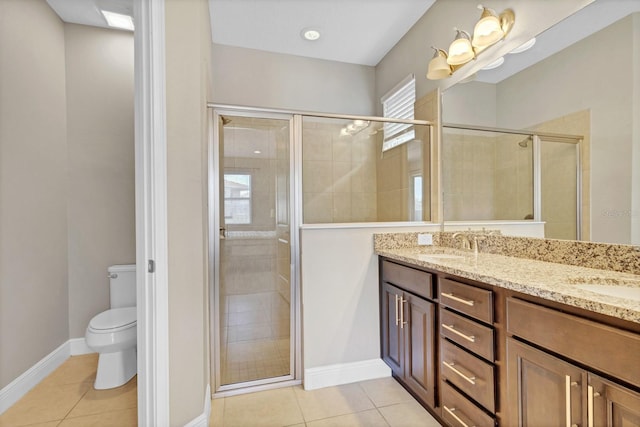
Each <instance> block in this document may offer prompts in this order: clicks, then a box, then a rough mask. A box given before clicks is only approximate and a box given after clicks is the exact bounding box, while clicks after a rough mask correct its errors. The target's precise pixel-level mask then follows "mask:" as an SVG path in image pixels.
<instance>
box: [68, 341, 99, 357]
mask: <svg viewBox="0 0 640 427" xmlns="http://www.w3.org/2000/svg"><path fill="white" fill-rule="evenodd" d="M69 350H70V352H71V355H72V356H80V355H82V354H90V353H95V351H94V350H92V349H90V348H89V346H88V345H87V340H85V339H84V337H82V338H71V339H70V340H69Z"/></svg>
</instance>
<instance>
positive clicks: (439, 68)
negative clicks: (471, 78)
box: [427, 5, 535, 80]
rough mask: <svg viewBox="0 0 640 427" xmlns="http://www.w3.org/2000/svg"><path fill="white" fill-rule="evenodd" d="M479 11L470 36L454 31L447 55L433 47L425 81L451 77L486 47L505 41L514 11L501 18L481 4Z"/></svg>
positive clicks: (505, 11) (495, 62)
mask: <svg viewBox="0 0 640 427" xmlns="http://www.w3.org/2000/svg"><path fill="white" fill-rule="evenodd" d="M478 8H479V9H482V15H481V16H480V20H479V21H478V22H477V23H476V25H475V27H474V31H473V36H472V35H470V34H469V33H468V32H466V31H464V30H460V29H458V28H454V30H456V38H455V39H454V40H453V42H452V43H451V45H450V46H449V52H448V53H447V52H446V51H444V50H442V49H438V48H435V47H434V49H435V51H436V52H435V54H434V55H433V58H431V60H430V61H429V66H428V69H427V78H428V79H430V80H440V79H445V78H447V77H449V76H451V75H452V74H453V73H454V72H455V71H456V70H457V69H458V68H460V67H462V66H463V65H464V64H466V63H467V62H469V61H471V60H472V59H475V58H476V56H477V55H478V54H480V53H482V52H483V51H484V50H485V49H486V48H488V47H489V46H491V45H493V44H495V43H497V42H499V41H500V40H502V39H504V38H505V37H506V36H507V34H509V32H510V31H511V28H513V25H514V23H515V20H516V16H515V13H514V12H513V10H511V9H506V10H504V11H503V12H502V13H500V15H497V14H496V12H495V11H494V10H493V9H489V8H487V7H484V6H482V5H478ZM534 43H535V42H534ZM518 49H519V48H518ZM523 50H524V48H523ZM445 60H446V63H447V65H449V69H448V70H447V67H446V66H445V65H443V62H444V61H445ZM503 61H504V59H502V58H500V59H498V60H496V61H494V62H492V63H491V64H488V65H487V67H485V68H483V69H485V70H488V69H491V68H495V67H498V66H500V65H501V64H502V62H503ZM489 67H490V68H489Z"/></svg>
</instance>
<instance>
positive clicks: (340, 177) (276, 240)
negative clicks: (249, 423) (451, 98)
mask: <svg viewBox="0 0 640 427" xmlns="http://www.w3.org/2000/svg"><path fill="white" fill-rule="evenodd" d="M210 107H212V108H213V109H212V114H211V120H212V126H211V135H212V137H211V142H210V147H209V150H210V156H209V166H210V167H209V212H210V214H209V242H210V243H209V253H210V260H209V264H210V273H211V274H210V277H211V280H212V283H211V289H212V292H211V308H212V309H211V316H212V318H211V325H212V328H211V329H212V334H211V336H212V340H211V353H212V356H213V360H212V383H213V384H214V392H215V393H216V394H217V395H220V396H224V395H229V394H235V393H239V392H241V391H245V390H251V389H256V388H261V389H264V388H268V387H277V386H281V385H288V384H296V383H299V382H300V377H301V366H300V365H301V349H300V302H299V301H300V290H299V289H300V285H299V267H298V266H299V264H300V260H299V257H300V255H299V249H298V248H299V242H298V239H299V235H298V233H299V229H300V227H301V226H303V225H306V224H308V225H309V226H322V224H335V223H343V224H344V223H366V222H389V221H393V222H398V221H404V222H410V221H414V222H420V223H424V221H428V220H429V219H430V215H431V206H430V188H431V186H430V182H431V168H430V162H431V126H430V125H429V124H428V123H427V122H425V121H419V120H404V121H402V120H391V119H384V118H375V117H356V116H344V115H331V114H312V113H293V112H291V113H290V112H283V111H279V110H260V109H252V108H242V107H232V106H219V105H210ZM391 125H393V126H391Z"/></svg>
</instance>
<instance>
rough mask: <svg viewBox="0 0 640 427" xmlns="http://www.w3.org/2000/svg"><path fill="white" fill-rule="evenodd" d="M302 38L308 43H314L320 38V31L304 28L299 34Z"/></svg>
mask: <svg viewBox="0 0 640 427" xmlns="http://www.w3.org/2000/svg"><path fill="white" fill-rule="evenodd" d="M300 34H301V35H302V38H303V39H305V40H309V41H316V40H318V39H319V38H320V31H318V30H316V29H314V28H305V29H304V30H302V32H300Z"/></svg>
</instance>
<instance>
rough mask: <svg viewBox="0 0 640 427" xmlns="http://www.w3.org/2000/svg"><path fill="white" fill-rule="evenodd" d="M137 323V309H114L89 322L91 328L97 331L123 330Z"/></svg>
mask: <svg viewBox="0 0 640 427" xmlns="http://www.w3.org/2000/svg"><path fill="white" fill-rule="evenodd" d="M134 323H136V308H135V307H124V308H112V309H111V310H107V311H104V312H102V313H100V314H98V315H97V316H95V317H94V318H93V319H91V322H89V327H90V328H92V329H96V330H106V329H114V328H121V327H123V326H127V325H131V324H134Z"/></svg>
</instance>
